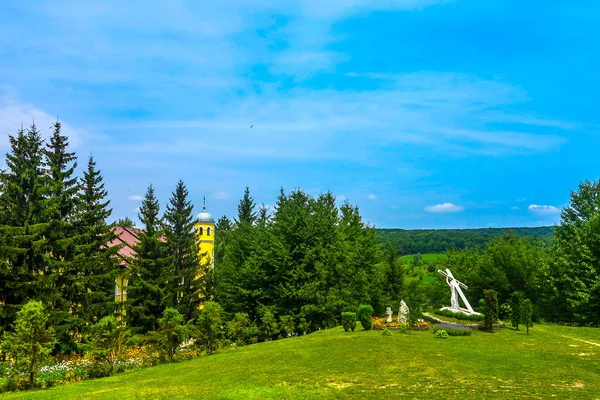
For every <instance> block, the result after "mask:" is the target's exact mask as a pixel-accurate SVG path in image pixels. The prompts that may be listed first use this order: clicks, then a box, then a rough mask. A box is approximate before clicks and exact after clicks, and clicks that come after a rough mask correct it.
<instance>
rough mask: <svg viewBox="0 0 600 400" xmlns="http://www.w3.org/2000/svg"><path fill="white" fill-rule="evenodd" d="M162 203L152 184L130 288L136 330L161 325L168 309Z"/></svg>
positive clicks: (142, 210) (129, 315)
mask: <svg viewBox="0 0 600 400" xmlns="http://www.w3.org/2000/svg"><path fill="white" fill-rule="evenodd" d="M159 213H160V205H159V202H158V199H157V198H156V196H155V194H154V187H153V186H152V185H150V186H149V187H148V190H147V191H146V195H145V197H144V200H142V206H141V207H140V212H139V214H138V216H139V219H140V221H141V222H142V225H143V229H144V230H143V231H142V232H140V233H139V239H140V242H139V244H138V245H137V246H136V247H135V248H134V250H135V251H136V257H135V259H134V260H133V263H132V265H131V270H130V273H129V284H128V287H127V309H128V311H127V320H128V324H129V326H130V327H132V328H133V329H134V330H136V331H138V332H141V333H146V332H149V331H153V330H156V329H157V328H158V319H159V318H160V317H161V316H162V312H163V310H164V304H163V299H164V296H165V292H164V291H165V283H166V281H165V279H164V277H163V273H164V270H165V264H166V258H165V257H166V243H165V242H164V240H163V230H162V224H161V220H160V217H159Z"/></svg>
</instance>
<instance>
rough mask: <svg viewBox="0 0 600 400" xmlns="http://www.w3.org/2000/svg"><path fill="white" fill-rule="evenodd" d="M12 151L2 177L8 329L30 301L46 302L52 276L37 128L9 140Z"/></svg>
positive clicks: (2, 317) (3, 315) (0, 319)
mask: <svg viewBox="0 0 600 400" xmlns="http://www.w3.org/2000/svg"><path fill="white" fill-rule="evenodd" d="M9 142H10V148H11V149H10V152H9V153H8V154H7V155H6V167H7V168H6V169H5V170H4V171H2V173H1V174H0V192H1V194H0V210H2V213H1V215H0V217H1V218H2V221H0V224H1V225H2V228H1V229H0V230H1V231H2V232H3V233H4V234H5V235H7V237H6V239H5V240H4V241H3V242H4V243H3V246H2V248H1V249H0V253H4V254H5V255H7V256H8V257H9V258H11V262H10V263H9V264H8V265H6V266H5V269H4V271H3V272H2V274H1V276H0V279H2V282H1V283H2V285H0V287H1V289H0V296H2V297H1V298H0V304H2V306H1V312H0V323H1V325H2V326H8V325H10V324H12V322H13V321H14V318H15V315H16V312H17V311H18V310H19V308H20V306H21V304H23V303H24V302H25V300H26V299H38V298H40V299H42V298H43V297H44V296H43V293H42V290H41V288H40V281H39V277H40V274H41V273H44V272H47V271H46V265H45V262H44V256H43V252H44V240H43V232H44V230H45V229H46V225H45V222H46V221H47V213H46V212H45V210H44V200H45V197H46V192H47V189H48V184H47V183H48V180H47V174H46V170H45V165H44V159H43V157H42V156H43V140H42V137H41V134H40V133H39V131H38V130H37V128H36V126H35V124H33V125H32V126H31V127H30V128H29V129H28V130H27V132H25V131H24V130H23V129H20V130H19V131H18V132H17V134H16V135H15V136H11V135H9Z"/></svg>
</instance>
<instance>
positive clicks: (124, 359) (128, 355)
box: [0, 345, 203, 392]
mask: <svg viewBox="0 0 600 400" xmlns="http://www.w3.org/2000/svg"><path fill="white" fill-rule="evenodd" d="M202 353H203V348H202V346H195V345H191V346H187V347H184V348H181V349H180V350H179V351H178V352H177V353H176V354H175V356H174V357H173V360H174V361H183V360H190V359H192V358H196V357H199V356H200V355H202ZM61 358H62V357H61ZM160 361H161V356H160V353H159V352H158V351H156V350H155V349H153V348H151V347H147V346H135V347H130V348H128V349H127V350H126V351H124V352H123V354H122V355H121V357H120V358H119V359H117V360H116V361H115V363H114V365H113V370H112V373H120V372H124V371H131V370H135V369H141V368H146V367H151V366H154V365H157V364H158V363H159V362H160ZM0 366H1V367H2V368H1V372H3V375H4V376H0V383H1V384H2V385H0V392H2V391H7V390H24V389H29V377H28V376H26V375H25V374H23V373H20V372H18V371H14V370H13V364H12V362H10V361H6V362H2V365H0ZM110 374H111V372H110V368H109V366H108V365H107V364H106V363H104V362H100V361H99V360H96V359H94V358H93V357H91V356H84V357H80V356H77V355H76V356H70V357H67V358H65V359H63V360H62V361H58V360H57V358H56V357H50V358H49V359H48V364H47V365H45V366H43V367H42V368H41V369H40V370H39V372H38V374H37V376H36V379H35V387H37V388H48V387H52V386H55V385H61V384H69V383H73V382H80V381H83V380H87V379H94V378H100V377H104V376H108V375H110ZM2 380H3V381H2Z"/></svg>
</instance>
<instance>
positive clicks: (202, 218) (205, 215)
mask: <svg viewBox="0 0 600 400" xmlns="http://www.w3.org/2000/svg"><path fill="white" fill-rule="evenodd" d="M196 221H197V222H210V223H214V222H215V220H214V218H213V216H212V214H211V213H209V212H208V211H206V198H204V204H203V205H202V211H200V213H199V214H198V215H197V216H196Z"/></svg>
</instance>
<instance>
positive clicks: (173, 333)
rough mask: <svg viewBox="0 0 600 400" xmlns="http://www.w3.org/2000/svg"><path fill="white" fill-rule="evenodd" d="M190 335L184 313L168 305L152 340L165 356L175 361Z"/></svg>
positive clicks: (153, 333)
mask: <svg viewBox="0 0 600 400" xmlns="http://www.w3.org/2000/svg"><path fill="white" fill-rule="evenodd" d="M189 337H190V330H189V327H188V326H187V325H186V324H185V321H184V319H183V315H181V314H180V313H179V311H177V310H175V309H174V308H171V307H168V308H166V309H165V311H163V316H162V318H160V319H159V320H158V330H157V331H156V332H152V341H153V342H154V343H155V344H156V347H157V348H158V349H159V351H160V352H161V353H162V355H163V358H165V359H167V360H168V361H173V357H174V356H175V353H177V350H178V349H179V346H181V344H182V343H183V342H185V341H186V340H188V339H189Z"/></svg>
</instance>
